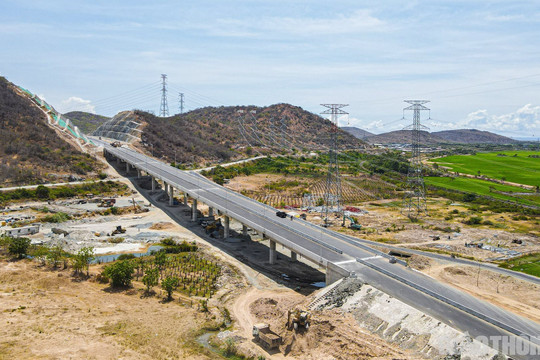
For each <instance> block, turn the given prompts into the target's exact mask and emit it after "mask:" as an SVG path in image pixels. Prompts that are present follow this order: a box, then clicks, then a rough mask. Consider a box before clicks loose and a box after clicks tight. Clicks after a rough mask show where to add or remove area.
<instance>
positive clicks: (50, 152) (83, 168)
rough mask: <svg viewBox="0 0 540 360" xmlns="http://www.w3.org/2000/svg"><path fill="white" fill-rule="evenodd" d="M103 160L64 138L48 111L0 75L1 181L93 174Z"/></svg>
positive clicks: (18, 183) (16, 183)
mask: <svg viewBox="0 0 540 360" xmlns="http://www.w3.org/2000/svg"><path fill="white" fill-rule="evenodd" d="M100 167H101V164H99V163H98V162H97V161H96V160H95V159H94V158H92V157H91V156H90V155H88V154H84V153H82V152H80V151H79V150H77V149H76V148H75V146H74V145H73V144H71V143H69V142H68V141H65V140H64V139H62V138H61V137H60V136H59V135H58V134H57V132H56V131H55V130H54V129H53V128H51V127H50V126H49V125H47V117H46V115H45V114H44V113H43V112H42V111H41V110H40V109H39V108H38V107H37V106H36V105H35V104H34V103H32V101H30V100H29V99H28V98H26V97H24V96H22V95H21V94H19V93H18V92H17V90H16V87H15V85H13V84H12V83H10V82H9V81H7V80H6V79H5V78H3V77H0V184H2V185H22V184H27V183H35V182H38V183H39V182H44V181H54V180H56V179H62V178H64V177H67V176H68V175H70V174H78V175H79V176H80V175H89V174H92V173H94V172H95V171H97V170H99V169H100Z"/></svg>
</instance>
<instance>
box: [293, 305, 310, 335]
mask: <svg viewBox="0 0 540 360" xmlns="http://www.w3.org/2000/svg"><path fill="white" fill-rule="evenodd" d="M310 323H311V313H310V312H309V311H307V310H303V309H299V308H295V309H293V310H289V311H288V314H287V327H288V328H289V329H291V328H294V330H298V328H299V327H304V328H305V329H306V330H307V329H309V324H310Z"/></svg>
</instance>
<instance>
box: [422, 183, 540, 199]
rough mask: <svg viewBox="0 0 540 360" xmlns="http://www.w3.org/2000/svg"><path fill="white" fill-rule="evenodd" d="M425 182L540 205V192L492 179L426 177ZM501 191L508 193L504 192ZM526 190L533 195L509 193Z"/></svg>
mask: <svg viewBox="0 0 540 360" xmlns="http://www.w3.org/2000/svg"><path fill="white" fill-rule="evenodd" d="M425 182H426V185H432V186H437V187H442V188H446V189H452V190H458V191H464V192H470V193H474V194H479V195H486V196H490V197H492V198H495V199H500V200H509V201H514V202H518V203H520V204H524V205H532V206H540V194H536V193H534V192H531V190H525V189H522V188H520V187H517V186H510V185H502V184H496V183H493V182H491V181H486V180H480V179H472V178H462V177H458V178H451V177H426V178H425ZM501 192H504V193H508V194H502V193H501ZM525 192H527V193H530V194H531V195H509V194H510V193H525Z"/></svg>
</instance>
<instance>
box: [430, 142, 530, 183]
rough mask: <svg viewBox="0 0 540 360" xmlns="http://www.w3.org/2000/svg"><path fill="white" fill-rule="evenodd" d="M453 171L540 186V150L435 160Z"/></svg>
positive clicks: (491, 153)
mask: <svg viewBox="0 0 540 360" xmlns="http://www.w3.org/2000/svg"><path fill="white" fill-rule="evenodd" d="M433 161H434V162H435V163H437V164H439V165H441V166H445V167H449V168H451V169H452V170H453V171H458V172H460V173H465V174H472V175H478V174H480V175H485V176H487V177H490V178H494V179H499V180H506V181H510V182H514V183H518V184H526V185H532V186H540V152H538V151H497V152H489V153H477V154H476V155H453V156H447V157H443V158H439V159H434V160H433Z"/></svg>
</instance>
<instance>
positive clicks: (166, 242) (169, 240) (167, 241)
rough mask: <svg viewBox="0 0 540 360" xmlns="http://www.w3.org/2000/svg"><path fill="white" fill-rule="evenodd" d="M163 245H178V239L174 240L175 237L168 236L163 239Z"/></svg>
mask: <svg viewBox="0 0 540 360" xmlns="http://www.w3.org/2000/svg"><path fill="white" fill-rule="evenodd" d="M161 245H163V246H174V245H176V241H174V240H173V238H170V237H169V238H166V239H163V240H161Z"/></svg>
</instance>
